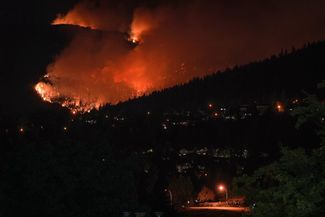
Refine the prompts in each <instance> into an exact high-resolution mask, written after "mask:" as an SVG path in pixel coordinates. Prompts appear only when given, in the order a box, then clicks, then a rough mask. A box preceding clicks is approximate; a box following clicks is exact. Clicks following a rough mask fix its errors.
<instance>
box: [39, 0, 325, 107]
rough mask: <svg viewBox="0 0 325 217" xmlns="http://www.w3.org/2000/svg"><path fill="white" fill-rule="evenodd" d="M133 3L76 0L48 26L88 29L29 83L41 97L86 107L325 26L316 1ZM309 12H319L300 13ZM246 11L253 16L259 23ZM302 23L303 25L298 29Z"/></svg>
mask: <svg viewBox="0 0 325 217" xmlns="http://www.w3.org/2000/svg"><path fill="white" fill-rule="evenodd" d="M126 2H127V4H126ZM130 2H131V3H130ZM139 2H142V1H139ZM139 2H138V1H128V0H121V2H114V1H110V0H99V1H91V0H83V1H80V2H79V3H78V4H76V5H75V6H74V7H73V8H72V9H71V10H70V11H69V12H68V13H67V14H59V15H58V16H57V18H56V19H55V20H54V21H53V24H54V25H61V24H65V25H76V26H80V27H86V28H87V29H86V30H84V31H80V32H79V33H77V34H76V36H75V37H74V39H73V40H72V41H71V43H70V44H69V45H68V46H67V47H66V48H65V49H64V50H63V51H62V52H61V53H60V54H59V55H58V56H57V57H56V59H55V61H54V62H53V63H52V64H50V65H49V66H48V69H47V72H46V74H47V78H46V81H41V82H40V83H38V84H37V85H36V86H35V89H36V91H37V93H38V94H39V95H40V96H41V97H42V99H43V100H44V101H47V102H51V103H60V104H61V105H62V106H64V107H68V108H70V109H71V110H72V111H75V112H86V111H88V110H90V109H93V108H99V107H100V106H102V105H104V104H107V103H112V104H115V103H118V102H121V101H125V100H127V99H130V98H133V97H137V96H141V95H143V94H149V93H151V92H152V91H155V90H161V89H163V88H167V87H171V86H173V85H176V84H181V83H185V82H187V81H189V80H191V79H192V78H194V77H202V76H205V75H207V74H209V73H212V72H216V71H217V70H219V69H223V68H225V67H228V66H232V65H235V64H243V63H246V62H249V61H252V60H255V59H260V58H261V57H267V56H269V55H271V54H274V53H277V52H278V51H279V50H281V49H282V48H286V47H289V48H291V46H292V44H295V45H297V46H300V45H301V44H302V43H304V42H306V41H311V40H316V39H320V38H322V37H323V36H324V37H325V30H324V31H320V29H322V28H319V27H318V26H316V25H314V24H315V23H321V22H319V20H318V18H321V19H323V18H324V21H325V16H323V12H322V10H319V7H316V6H313V7H312V6H310V7H309V8H308V10H306V9H305V8H306V7H302V6H301V5H299V3H297V4H296V6H292V4H288V5H287V6H286V4H275V5H274V7H265V8H263V7H262V8H261V9H260V10H261V11H260V12H259V13H256V11H254V7H252V5H251V4H253V3H250V4H248V3H238V4H239V6H238V8H240V10H239V9H238V10H237V9H236V10H234V8H232V7H231V6H230V5H224V4H221V3H216V2H217V1H204V4H203V3H202V2H201V1H196V0H189V1H182V0H177V1H173V3H170V4H167V3H166V4H158V5H155V6H152V5H151V6H150V7H148V6H146V5H142V3H139ZM252 2H254V1H252ZM255 3H256V2H255ZM255 3H254V4H255ZM137 4H139V5H137ZM129 5H131V6H130V7H129ZM285 7H288V8H290V10H284V9H283V8H285ZM292 7H297V8H295V9H296V10H294V9H292ZM269 8H272V10H271V11H270V9H269ZM291 9H292V10H291ZM295 11H297V13H298V12H299V13H298V14H299V16H296V15H295V13H296V12H295ZM311 11H312V12H313V13H314V14H319V16H314V17H315V18H311V17H310V16H302V15H303V14H305V15H307V14H310V13H311ZM234 13H236V16H234ZM274 13H276V16H273V15H274ZM247 14H255V15H256V18H254V20H259V24H258V26H255V25H256V24H255V23H254V22H252V20H251V17H250V16H247ZM270 15H272V16H271V17H272V19H270ZM297 17H301V18H299V19H300V20H299V19H297ZM304 17H308V19H305V18H304ZM275 18H277V19H278V20H276V19H275ZM282 20H286V22H282ZM280 21H281V22H280ZM301 22H304V23H305V24H306V23H307V24H306V25H304V26H305V27H304V28H305V29H304V30H301V28H302V25H300V23H301ZM273 27H276V31H278V33H279V34H275V32H274V28H273ZM248 30H249V31H248ZM298 30H299V31H303V32H307V33H308V34H304V35H301V34H300V35H299V34H297V31H298ZM283 32H285V34H283ZM316 32H317V34H316ZM280 33H281V34H280ZM287 39H290V40H289V41H290V44H288V41H287ZM261 41H262V42H263V43H259V42H261ZM265 42H267V43H265ZM253 44H254V45H255V46H252V45H253ZM261 44H263V46H262V45H261Z"/></svg>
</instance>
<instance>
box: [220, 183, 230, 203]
mask: <svg viewBox="0 0 325 217" xmlns="http://www.w3.org/2000/svg"><path fill="white" fill-rule="evenodd" d="M218 190H219V191H220V192H225V194H226V200H228V189H227V188H226V187H225V186H224V185H219V186H218Z"/></svg>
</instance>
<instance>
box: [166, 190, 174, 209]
mask: <svg viewBox="0 0 325 217" xmlns="http://www.w3.org/2000/svg"><path fill="white" fill-rule="evenodd" d="M165 192H167V193H168V196H169V199H170V206H173V194H172V192H171V191H170V190H169V189H165Z"/></svg>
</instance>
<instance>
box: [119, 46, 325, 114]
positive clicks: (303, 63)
mask: <svg viewBox="0 0 325 217" xmlns="http://www.w3.org/2000/svg"><path fill="white" fill-rule="evenodd" d="M324 79H325V41H321V42H315V43H308V44H306V45H305V46H304V47H303V48H301V49H295V48H292V49H291V50H290V51H287V50H283V51H281V52H280V53H279V54H278V55H273V56H271V57H270V58H267V59H264V60H261V61H256V62H252V63H250V64H247V65H243V66H234V67H233V68H228V69H225V70H224V71H218V72H216V73H214V74H212V75H208V76H206V77H203V78H195V79H193V80H192V81H190V82H188V83H186V84H181V85H177V86H175V87H172V88H168V89H165V90H162V91H156V92H153V93H152V94H150V95H148V96H142V97H139V98H136V99H131V100H129V101H127V102H124V103H120V104H118V105H117V106H115V107H114V109H116V110H117V111H128V112H130V111H134V112H137V111H139V112H142V111H143V110H145V109H151V110H156V111H166V110H182V109H189V110H191V109H197V107H198V105H202V106H205V105H206V103H208V102H213V103H215V104H219V105H229V104H232V105H233V104H241V103H252V102H256V103H260V104H263V103H267V104H269V103H271V102H274V101H276V100H283V101H285V100H287V99H290V98H295V97H300V96H301V95H302V94H303V91H307V92H315V91H316V90H317V83H319V82H320V81H321V80H324Z"/></svg>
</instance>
